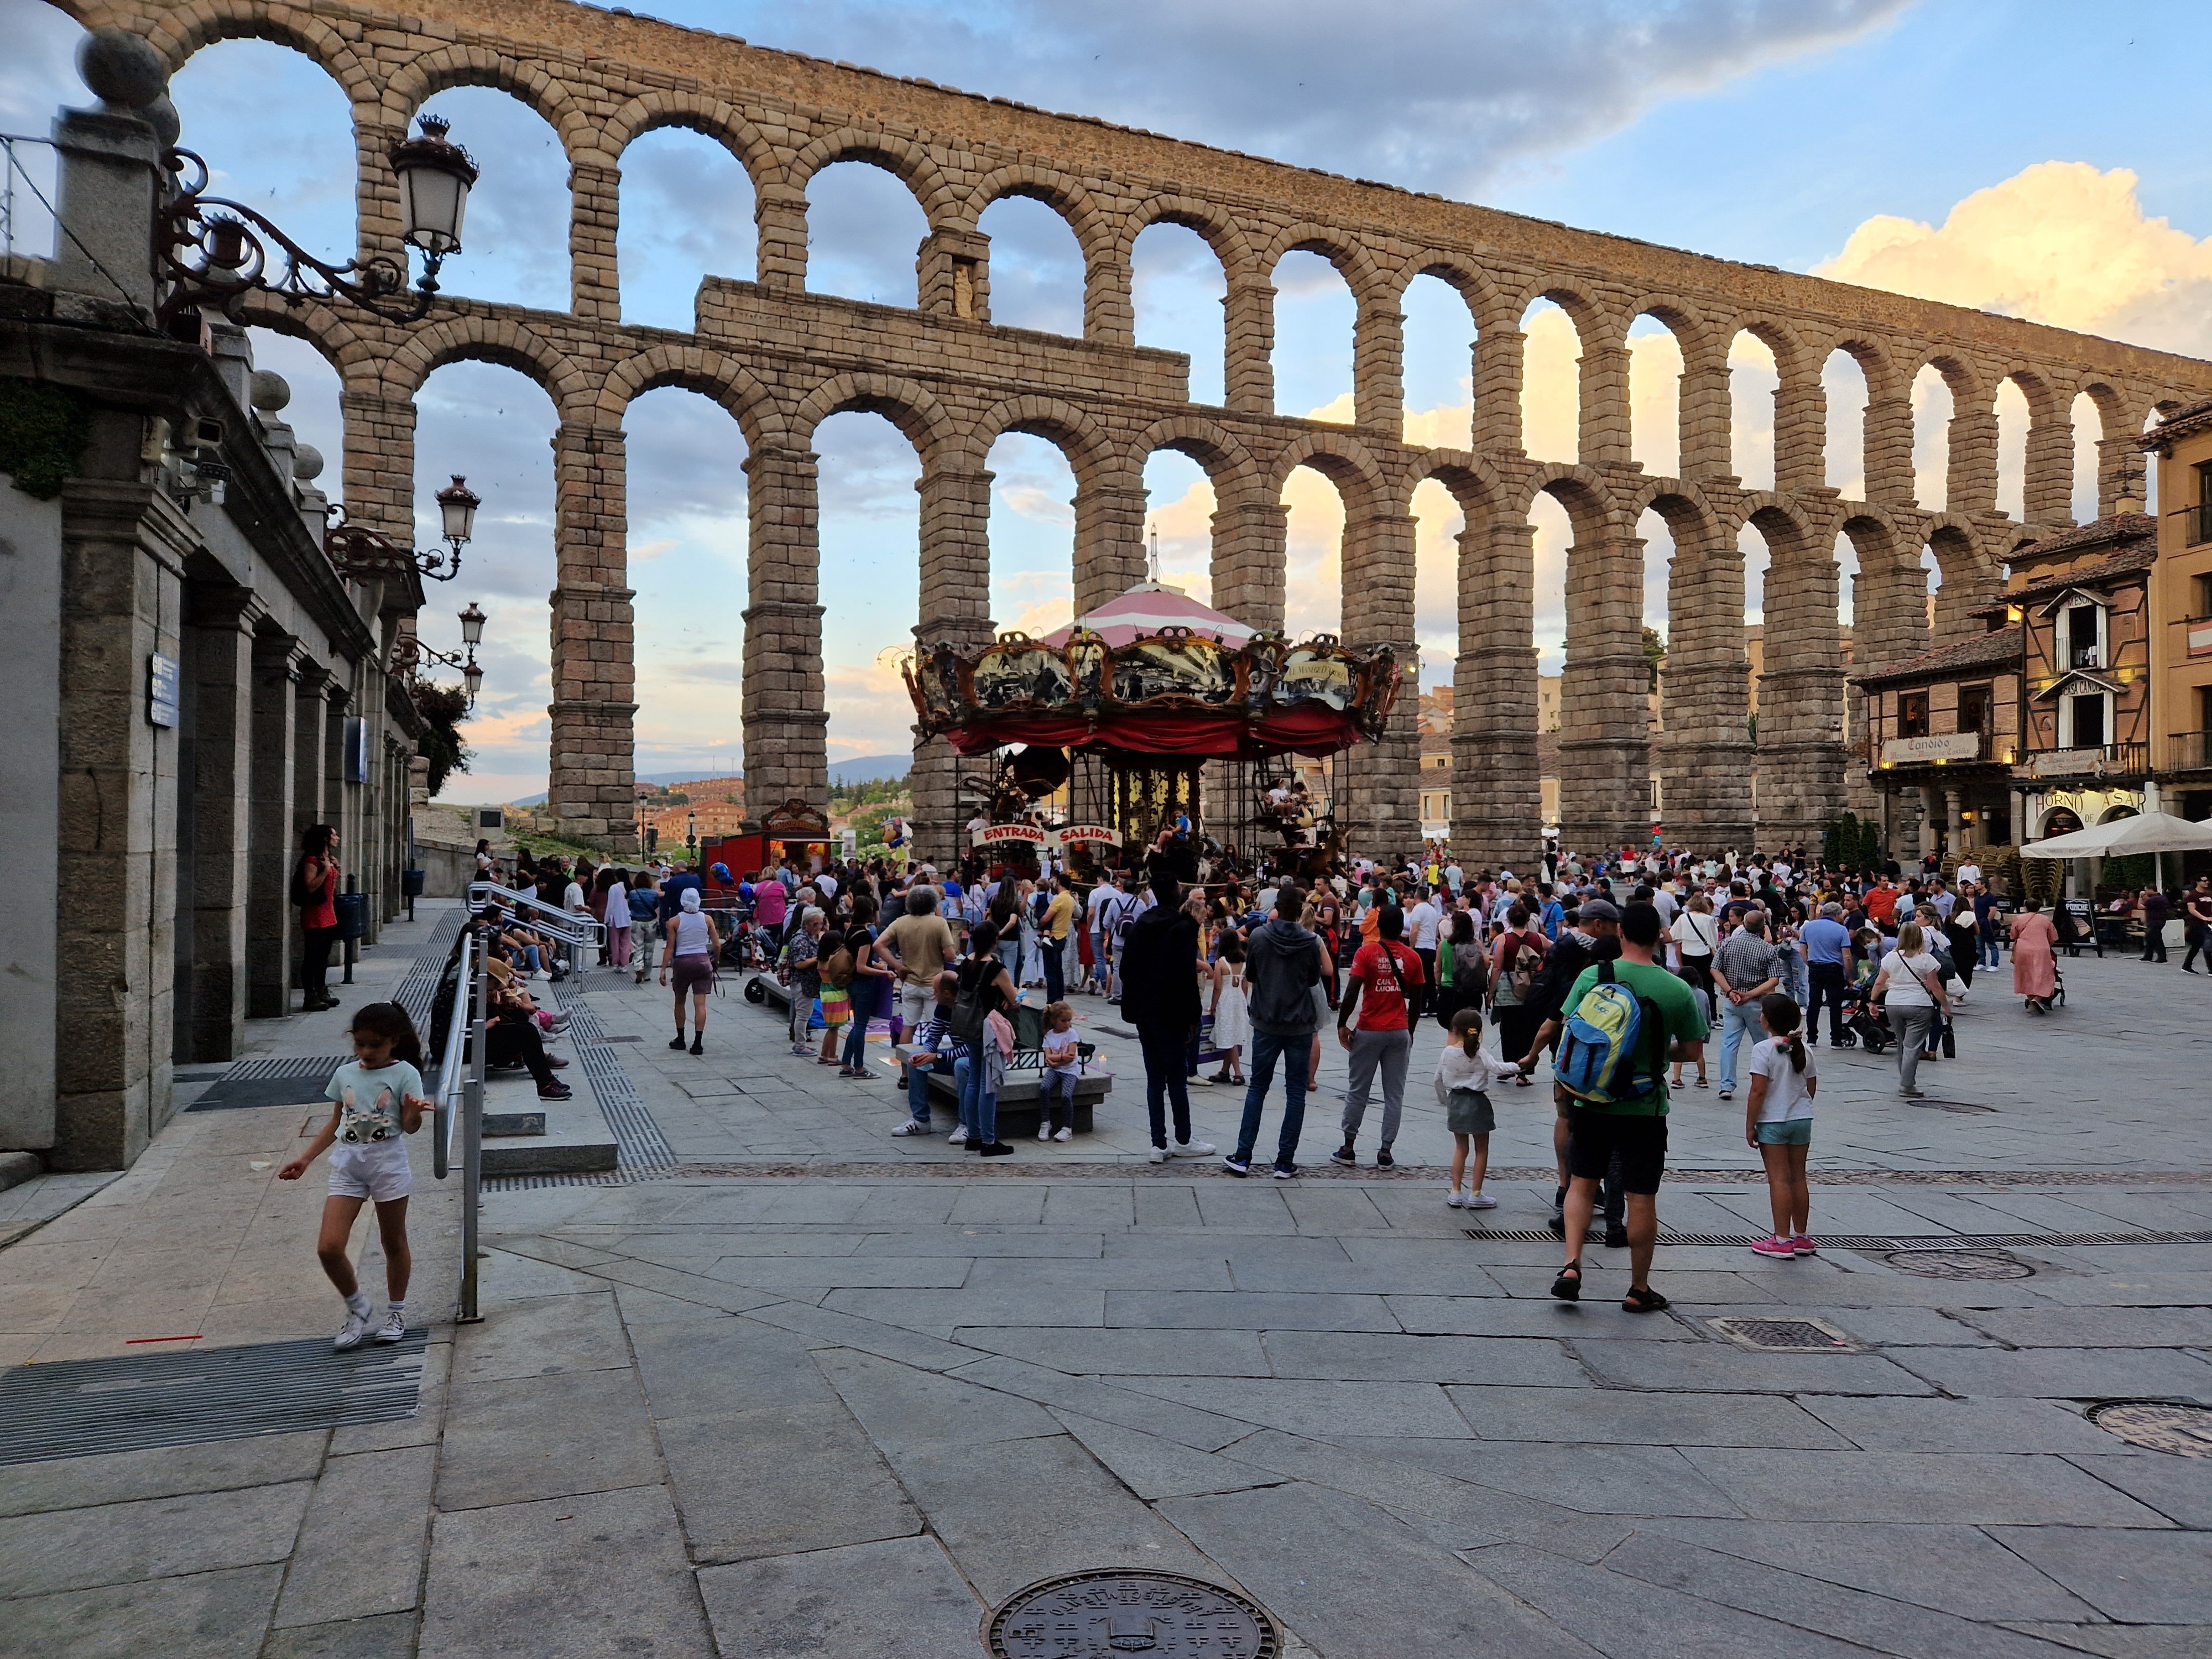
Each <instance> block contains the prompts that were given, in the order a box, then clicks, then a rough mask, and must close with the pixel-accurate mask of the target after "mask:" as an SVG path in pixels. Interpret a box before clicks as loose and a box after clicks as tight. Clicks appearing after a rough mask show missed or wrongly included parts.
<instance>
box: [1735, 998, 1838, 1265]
mask: <svg viewBox="0 0 2212 1659" xmlns="http://www.w3.org/2000/svg"><path fill="white" fill-rule="evenodd" d="M1759 1023H1760V1024H1762V1025H1764V1026H1765V1028H1766V1031H1767V1036H1766V1038H1765V1041H1764V1042H1759V1043H1756V1044H1754V1045H1753V1048H1752V1051H1751V1091H1750V1094H1749V1095H1748V1097H1747V1098H1746V1100H1745V1103H1744V1109H1743V1139H1744V1143H1745V1145H1747V1146H1756V1147H1757V1148H1758V1149H1759V1158H1760V1161H1761V1162H1763V1163H1764V1164H1765V1165H1766V1200H1767V1203H1768V1205H1769V1206H1771V1209H1772V1210H1773V1212H1774V1235H1773V1237H1771V1238H1762V1239H1759V1240H1758V1241H1757V1242H1756V1243H1753V1245H1752V1247H1751V1248H1752V1249H1753V1250H1755V1251H1757V1252H1758V1253H1759V1255H1773V1256H1784V1255H1812V1254H1813V1253H1814V1250H1815V1249H1817V1248H1818V1247H1817V1246H1815V1245H1814V1243H1813V1240H1812V1239H1811V1237H1809V1236H1808V1234H1807V1233H1806V1231H1805V1229H1806V1227H1807V1226H1808V1225H1809V1224H1810V1222H1811V1219H1812V1216H1811V1210H1812V1203H1813V1192H1812V1188H1811V1187H1810V1186H1809V1185H1808V1184H1807V1182H1806V1179H1805V1158H1806V1155H1807V1154H1808V1152H1810V1151H1811V1150H1812V1146H1813V1097H1814V1095H1816V1094H1818V1093H1819V1092H1820V1079H1819V1078H1818V1077H1816V1076H1814V1073H1813V1056H1812V1052H1811V1050H1810V1049H1809V1048H1807V1046H1806V1043H1805V1033H1804V1030H1803V1029H1802V1028H1803V1026H1804V1024H1805V1016H1804V1014H1803V1012H1802V1011H1801V1010H1800V1009H1799V1008H1798V1006H1797V1003H1796V999H1795V998H1792V997H1789V996H1785V995H1784V994H1782V993H1781V992H1779V991H1773V992H1770V993H1768V994H1766V995H1765V996H1764V997H1761V998H1760V999H1759Z"/></svg>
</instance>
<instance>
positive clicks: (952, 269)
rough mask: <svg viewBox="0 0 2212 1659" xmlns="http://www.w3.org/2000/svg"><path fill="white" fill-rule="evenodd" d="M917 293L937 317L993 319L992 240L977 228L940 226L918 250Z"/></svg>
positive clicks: (925, 308) (919, 301) (918, 300)
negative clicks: (959, 228) (958, 228)
mask: <svg viewBox="0 0 2212 1659" xmlns="http://www.w3.org/2000/svg"><path fill="white" fill-rule="evenodd" d="M914 278H915V300H916V303H917V305H918V307H919V308H920V309H921V310H923V311H926V312H927V313H930V314H931V315H933V316H937V317H957V318H962V319H966V320H969V321H973V322H978V323H987V322H989V321H990V320H991V239H990V238H989V237H987V236H986V235H984V234H982V233H981V231H976V230H957V229H950V228H939V229H936V230H933V231H931V232H930V233H929V234H928V235H927V236H925V237H923V238H922V239H921V246H919V247H917V248H916V249H915V259H914Z"/></svg>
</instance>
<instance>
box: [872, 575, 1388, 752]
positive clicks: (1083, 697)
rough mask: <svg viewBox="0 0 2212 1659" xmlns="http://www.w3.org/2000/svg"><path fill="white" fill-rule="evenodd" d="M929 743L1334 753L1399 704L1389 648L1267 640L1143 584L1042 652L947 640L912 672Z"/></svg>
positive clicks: (1021, 641) (1054, 638)
mask: <svg viewBox="0 0 2212 1659" xmlns="http://www.w3.org/2000/svg"><path fill="white" fill-rule="evenodd" d="M906 680H907V690H908V694H909V695H910V696H912V697H913V699H914V706H915V711H916V712H917V713H918V714H919V715H920V716H921V727H922V729H923V731H925V732H927V733H929V734H931V735H932V736H937V735H942V736H943V737H944V738H945V739H946V740H947V741H948V742H950V743H951V744H952V746H953V747H954V748H955V749H957V750H959V751H960V752H961V753H962V754H964V755H977V754H983V753H987V752H988V751H989V750H994V749H1000V748H1004V747H1007V746H1009V745H1011V744H1030V745H1032V746H1042V747H1047V748H1054V749H1080V750H1092V751H1099V752H1103V751H1117V752H1121V753H1125V754H1128V755H1130V756H1133V757H1146V756H1152V757H1185V758H1189V759H1198V760H1228V759H1253V758H1256V757H1261V756H1263V755H1271V754H1280V753H1283V752H1285V751H1286V750H1291V751H1296V752H1297V753H1299V754H1304V755H1314V756H1319V755H1328V754H1332V753H1334V751H1335V750H1339V749H1342V748H1346V747H1347V746H1349V745H1350V744H1354V743H1357V742H1358V741H1359V739H1360V738H1363V737H1368V738H1371V737H1374V736H1376V734H1377V733H1379V732H1381V730H1382V728H1383V721H1384V720H1387V719H1388V718H1389V713H1390V705H1391V703H1392V702H1393V701H1394V700H1395V698H1396V696H1397V693H1398V665H1397V658H1396V654H1395V653H1394V652H1393V651H1392V650H1391V649H1390V647H1388V646H1382V647H1376V648H1375V649H1373V650H1370V651H1355V650H1352V649H1351V648H1350V647H1346V646H1345V645H1344V644H1343V643H1342V642H1341V641H1339V640H1338V639H1337V638H1336V637H1335V635H1330V634H1317V635H1315V636H1314V637H1313V638H1311V639H1310V640H1305V641H1299V642H1296V643H1293V642H1292V641H1289V640H1287V639H1285V638H1284V637H1283V636H1282V635H1279V634H1262V633H1258V632H1255V630H1254V629H1251V628H1249V627H1248V626H1247V625H1246V624H1244V623H1241V622H1239V621H1237V618H1235V617H1231V616H1230V615H1228V614H1227V613H1225V612H1224V611H1216V610H1213V609H1212V608H1211V607H1210V606H1207V605H1200V604H1199V603H1198V602H1197V601H1196V600H1194V599H1192V598H1190V596H1189V595H1188V594H1187V593H1184V592H1181V591H1180V590H1178V589H1176V588H1173V587H1169V586H1164V585H1163V584H1161V583H1158V582H1140V583H1139V584H1138V585H1137V586H1134V587H1133V588H1131V589H1130V590H1129V591H1128V592H1126V593H1124V594H1122V595H1121V597H1120V598H1119V599H1112V600H1109V602H1108V603H1106V604H1105V605H1101V606H1099V607H1098V608H1097V610H1095V611H1091V612H1088V613H1087V614H1085V615H1084V616H1082V617H1077V618H1076V619H1075V621H1074V622H1073V623H1070V624H1069V625H1068V626H1067V627H1066V628H1063V629H1058V630H1057V631H1055V632H1054V633H1051V634H1048V635H1046V636H1045V637H1044V638H1042V639H1041V640H1035V639H1031V638H1030V637H1029V636H1028V635H1024V634H1001V635H999V637H998V639H997V640H996V641H994V642H993V643H992V644H990V645H987V646H985V647H983V648H982V649H981V650H980V651H972V652H966V653H963V652H961V651H959V650H957V648H956V647H954V646H953V645H952V644H951V641H944V640H940V641H938V643H937V644H936V645H935V646H934V647H931V648H929V649H928V650H927V651H925V652H923V653H921V655H920V657H919V658H918V659H917V660H916V661H915V663H914V665H912V666H911V667H910V668H909V669H908V671H907V672H906Z"/></svg>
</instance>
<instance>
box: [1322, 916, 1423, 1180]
mask: <svg viewBox="0 0 2212 1659" xmlns="http://www.w3.org/2000/svg"><path fill="white" fill-rule="evenodd" d="M1405 933H1406V913H1405V912H1404V911H1403V910H1401V909H1400V908H1398V907H1397V906H1396V905H1395V904H1389V905H1385V906H1384V907H1383V908H1382V910H1381V911H1380V912H1378V913H1377V915H1376V939H1375V941H1374V943H1372V944H1371V945H1361V946H1360V947H1359V953H1358V955H1357V956H1355V957H1352V971H1351V972H1350V973H1349V974H1348V975H1346V978H1345V994H1344V1000H1343V1003H1342V1006H1340V1007H1339V1008H1338V1009H1337V1011H1336V1036H1337V1041H1339V1042H1341V1043H1343V1044H1344V1046H1345V1047H1346V1048H1348V1049H1350V1050H1351V1052H1352V1081H1351V1082H1350V1084H1349V1085H1346V1089H1345V1091H1344V1145H1343V1146H1340V1147H1338V1148H1337V1149H1336V1150H1335V1151H1334V1152H1331V1153H1330V1154H1329V1158H1330V1159H1331V1161H1332V1162H1334V1163H1338V1164H1355V1163H1357V1162H1358V1157H1357V1155H1356V1154H1355V1153H1354V1152H1353V1151H1352V1143H1353V1142H1354V1141H1355V1140H1356V1139H1358V1135H1359V1125H1360V1122H1361V1121H1362V1120H1363V1119H1364V1118H1365V1117H1366V1115H1367V1096H1368V1092H1369V1091H1370V1089H1371V1088H1372V1087H1373V1086H1374V1083H1375V1069H1376V1066H1381V1067H1382V1068H1383V1144H1382V1145H1381V1146H1379V1147H1377V1148H1376V1152H1375V1167H1376V1168H1377V1169H1379V1170H1387V1169H1389V1167H1390V1165H1391V1163H1392V1161H1393V1160H1392V1159H1391V1157H1390V1143H1391V1142H1392V1141H1394V1140H1395V1139H1397V1138H1398V1116H1399V1114H1400V1113H1401V1112H1402V1111H1403V1110H1404V1109H1405V1106H1406V1062H1407V1060H1408V1059H1410V1058H1411V1057H1412V1055H1413V1022H1412V1020H1411V1018H1409V1013H1410V1011H1411V1009H1412V1008H1413V1006H1414V1004H1415V1003H1416V1002H1417V1001H1418V1000H1419V991H1420V988H1421V985H1422V975H1421V959H1420V957H1418V956H1416V955H1414V954H1413V951H1411V950H1409V949H1408V948H1407V946H1406V945H1404V944H1402V943H1401V940H1402V939H1403V938H1404V937H1405ZM1355 1008H1356V1009H1357V1010H1358V1013H1359V1024H1358V1030H1354V1029H1353V1028H1352V1024H1351V1023H1350V1022H1351V1020H1352V1011H1353V1010H1354V1009H1355Z"/></svg>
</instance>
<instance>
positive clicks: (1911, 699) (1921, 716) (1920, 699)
mask: <svg viewBox="0 0 2212 1659" xmlns="http://www.w3.org/2000/svg"><path fill="white" fill-rule="evenodd" d="M1897 735H1898V736H1899V737H1900V738H1924V737H1926V736H1927V735H1928V694H1927V693H1926V692H1925V691H1907V692H1905V693H1903V694H1902V695H1901V696H1899V698H1898V700H1897Z"/></svg>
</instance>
